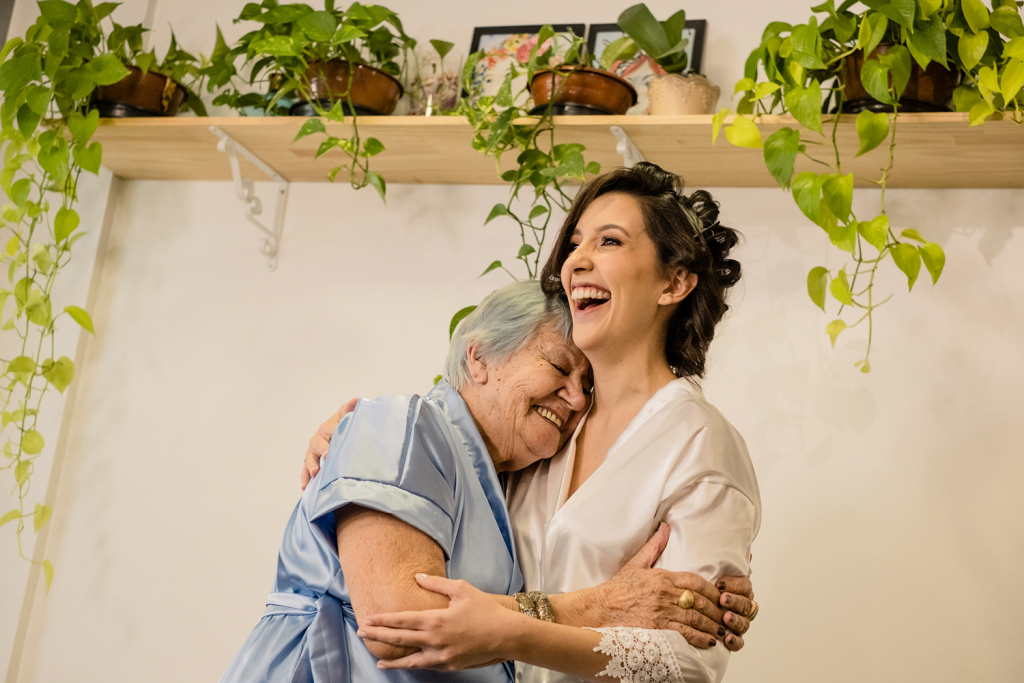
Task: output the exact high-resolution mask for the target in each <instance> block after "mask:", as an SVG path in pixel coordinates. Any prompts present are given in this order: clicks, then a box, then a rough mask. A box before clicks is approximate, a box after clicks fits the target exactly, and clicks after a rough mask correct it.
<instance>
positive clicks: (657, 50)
mask: <svg viewBox="0 0 1024 683" xmlns="http://www.w3.org/2000/svg"><path fill="white" fill-rule="evenodd" d="M618 24H619V28H621V29H622V31H623V33H625V34H626V35H628V36H629V37H630V38H632V39H633V40H634V41H635V42H636V44H637V45H638V46H639V47H640V49H641V50H643V51H644V52H646V53H647V54H649V55H651V56H654V55H660V54H663V53H665V52H667V51H668V50H669V49H670V48H671V47H672V45H671V44H670V43H669V41H668V36H667V35H666V34H665V29H664V28H663V27H662V25H661V23H660V22H659V21H658V20H657V19H655V18H654V15H653V14H651V11H650V10H649V9H647V5H645V4H643V3H640V4H638V5H633V6H632V7H630V8H628V9H626V10H625V11H623V12H622V14H620V15H619V19H618Z"/></svg>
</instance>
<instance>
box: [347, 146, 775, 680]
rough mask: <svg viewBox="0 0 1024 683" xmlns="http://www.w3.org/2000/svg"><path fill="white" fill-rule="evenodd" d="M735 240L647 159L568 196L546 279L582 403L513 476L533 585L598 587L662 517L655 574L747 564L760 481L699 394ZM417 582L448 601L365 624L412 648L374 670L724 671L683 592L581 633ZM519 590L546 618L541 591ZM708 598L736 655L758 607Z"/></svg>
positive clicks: (702, 607)
mask: <svg viewBox="0 0 1024 683" xmlns="http://www.w3.org/2000/svg"><path fill="white" fill-rule="evenodd" d="M737 240H738V237H737V234H736V232H735V231H734V230H732V229H730V228H727V227H724V226H722V225H721V224H720V223H719V222H718V206H717V204H716V203H715V202H714V201H713V199H712V198H711V196H710V195H709V194H708V193H707V192H704V191H698V192H694V193H693V194H691V195H690V196H686V195H684V194H683V193H682V183H681V180H680V179H679V178H678V177H677V176H675V175H673V174H671V173H668V172H666V171H664V170H662V169H660V168H658V167H657V166H654V165H653V164H647V163H642V164H638V165H637V166H635V167H634V168H631V169H619V170H616V171H612V172H610V173H608V174H605V175H603V176H601V177H599V178H597V179H595V180H594V181H592V182H591V183H590V184H589V185H587V186H586V187H585V188H584V189H583V190H582V191H581V192H580V194H579V196H578V197H577V198H576V200H575V202H574V203H573V207H572V209H571V210H570V212H569V215H568V216H567V218H566V221H565V223H564V225H563V227H562V231H561V233H560V234H559V236H558V238H557V241H556V242H555V245H554V250H553V253H552V255H551V257H550V258H549V260H548V262H547V264H546V266H545V268H544V270H543V273H542V285H543V286H544V287H545V290H546V291H547V292H548V294H549V295H550V296H556V297H566V298H567V299H568V300H569V302H570V304H571V309H572V318H573V341H574V342H575V344H576V345H577V346H578V347H579V348H580V349H581V350H582V351H583V352H584V354H586V356H587V358H588V360H589V361H590V364H591V367H592V371H593V380H594V391H593V397H592V398H593V401H592V405H591V408H590V411H589V413H588V414H587V416H586V417H585V418H584V419H583V420H582V421H581V423H580V425H579V426H578V427H577V429H576V431H575V433H574V435H573V437H572V439H571V441H570V443H569V445H568V447H567V448H566V449H565V450H563V451H562V452H561V453H560V454H558V455H556V456H555V457H554V458H553V459H551V460H550V461H545V462H542V463H539V464H538V465H536V466H534V467H532V468H528V469H527V470H524V471H523V472H522V473H520V474H519V475H518V476H516V477H515V478H514V480H513V481H512V482H511V483H510V486H509V494H508V496H509V510H510V512H511V519H512V526H513V531H514V534H515V538H516V547H517V550H518V559H519V562H520V565H521V568H522V571H523V575H524V578H525V583H526V586H527V588H528V589H529V590H531V591H542V592H543V593H552V594H555V593H557V594H561V593H565V592H569V591H574V590H580V589H584V588H587V587H589V586H594V585H597V584H600V583H602V582H605V581H608V580H609V579H610V578H611V577H613V576H614V575H616V573H617V572H619V570H620V568H621V567H622V565H623V564H624V563H625V562H626V561H627V560H628V559H629V558H630V557H632V556H633V555H634V554H635V553H636V552H637V551H638V550H639V549H640V548H641V547H642V546H643V545H644V543H645V541H647V539H648V538H649V537H650V535H651V534H652V532H654V531H655V530H656V529H658V528H659V524H660V523H662V522H664V523H667V525H668V527H670V529H671V537H670V538H669V540H668V543H667V547H666V548H665V550H664V552H663V553H662V555H661V557H660V560H659V563H658V566H659V567H664V568H666V569H671V570H673V571H688V572H693V573H696V574H699V575H701V576H703V577H704V578H706V579H709V580H714V581H720V580H721V577H724V576H731V575H746V574H748V573H749V561H750V546H751V543H752V542H753V540H754V537H755V536H756V534H757V530H758V528H759V525H760V516H761V513H760V497H759V494H758V488H757V481H756V478H755V475H754V470H753V467H752V465H751V462H750V458H749V456H748V454H747V450H746V446H745V444H744V442H743V439H742V438H741V437H740V435H739V434H738V433H737V432H736V430H735V429H734V428H733V427H732V425H730V424H729V422H728V421H727V420H726V419H725V418H724V417H723V416H722V415H721V413H719V412H718V411H717V410H716V409H715V408H714V407H713V406H712V405H710V404H709V403H708V402H707V401H706V400H705V398H704V395H703V393H702V392H701V389H700V380H701V378H702V377H703V376H704V373H705V366H706V358H707V352H708V348H709V346H710V344H711V341H712V339H713V337H714V332H715V327H716V325H717V324H718V322H719V321H720V320H721V319H722V317H723V315H724V314H725V312H726V311H727V310H728V306H727V305H726V301H725V300H726V292H727V290H728V289H729V288H730V287H732V286H733V285H734V284H736V282H737V281H738V280H739V278H740V266H739V263H737V262H736V261H734V260H731V259H729V258H728V256H729V252H730V250H731V249H732V248H733V247H734V246H735V245H736V243H737ZM417 581H418V582H419V584H420V585H421V586H422V587H424V588H427V589H429V590H432V591H434V592H437V593H443V594H445V595H447V596H448V597H449V599H450V603H449V606H448V607H447V608H446V609H443V610H429V611H423V612H405V613H396V614H389V615H375V616H371V617H369V618H367V619H366V620H364V623H363V625H362V628H361V630H360V636H361V637H364V638H367V639H371V640H375V641H378V642H382V643H388V644H391V645H394V646H401V647H406V648H416V649H418V650H419V651H418V652H415V653H413V654H409V655H407V656H404V657H400V658H396V659H393V660H382V661H381V662H380V663H379V666H380V667H381V668H384V669H392V668H434V669H442V670H457V669H463V668H467V667H472V666H478V665H481V664H484V663H487V662H492V661H495V660H506V659H515V660H517V661H519V662H524V663H526V664H527V665H528V666H526V667H525V670H524V671H523V679H522V680H523V682H524V683H541V682H545V683H553V682H554V681H565V680H571V679H572V678H573V677H575V678H584V679H588V680H598V679H597V677H598V676H602V675H604V676H613V677H617V678H619V679H620V680H623V681H657V682H661V681H673V682H675V681H687V682H692V681H709V682H717V681H719V680H721V678H722V675H723V674H724V671H725V667H726V664H727V663H728V657H729V653H728V652H727V647H714V645H715V639H714V638H709V639H706V640H701V638H700V634H692V633H689V632H688V630H687V629H688V628H689V627H690V626H691V625H694V624H695V623H696V622H694V621H693V620H694V619H695V617H694V616H693V615H694V614H695V613H697V614H698V616H699V613H700V612H703V613H705V614H708V613H710V612H709V611H708V610H709V608H710V609H714V607H715V606H714V605H707V604H704V603H706V602H707V600H706V599H705V598H704V597H702V596H701V595H700V594H694V593H693V592H691V591H688V590H687V591H683V593H682V595H679V594H678V593H677V594H674V595H671V596H666V598H664V599H668V600H670V601H675V600H677V599H678V600H679V607H680V608H681V609H680V610H679V612H678V613H677V614H676V616H675V617H674V620H675V621H677V622H678V623H673V624H667V625H661V626H659V629H658V630H653V629H644V628H635V627H634V628H611V629H598V630H589V629H582V628H575V627H572V626H566V625H563V624H564V623H581V622H582V621H583V620H582V619H580V618H579V615H578V614H564V613H560V612H559V610H560V609H562V608H559V607H558V606H557V605H556V609H555V615H554V617H555V620H556V621H559V622H563V623H547V622H546V621H543V620H540V619H535V618H528V617H527V616H526V614H531V615H532V614H534V613H533V612H532V611H531V610H530V609H529V604H526V603H528V601H526V603H524V601H520V602H519V603H516V602H513V601H512V600H511V599H509V598H508V597H505V598H504V600H503V601H501V600H499V599H497V598H495V596H487V595H485V594H483V593H481V592H480V591H477V590H476V589H474V588H473V587H472V586H470V585H468V584H466V583H464V582H456V581H449V580H447V579H443V578H438V577H431V576H425V575H420V576H418V577H417ZM728 586H729V584H727V583H720V584H719V587H720V588H723V589H724V588H727V587H728ZM533 597H534V603H535V604H539V605H540V606H541V607H542V609H541V612H544V611H545V610H544V609H543V607H544V606H545V605H546V603H547V601H546V599H545V597H544V596H543V595H536V594H534V596H533ZM603 599H604V600H607V601H608V602H614V601H615V597H614V595H611V596H609V595H605V596H604V598H603ZM722 601H723V607H725V608H726V609H730V610H731V611H730V612H729V613H728V614H726V615H725V618H724V621H725V624H726V625H727V626H729V627H730V628H731V629H732V630H733V631H734V632H735V633H727V632H726V631H725V630H724V629H723V630H721V631H719V635H720V636H722V637H724V638H725V642H726V645H727V646H729V645H731V646H733V647H735V646H736V644H737V643H738V642H739V641H738V635H736V634H741V633H743V632H744V631H745V630H746V628H747V627H748V626H749V619H750V618H753V616H754V615H756V603H752V601H750V600H747V599H746V598H744V597H742V596H737V595H723V596H722ZM502 607H508V608H510V609H503V608H502ZM517 607H521V608H522V612H523V613H518V612H517V611H515V610H516V609H517ZM601 607H602V608H604V609H605V611H606V612H607V610H608V607H609V605H608V604H602V605H601ZM631 607H634V606H631V605H622V606H621V610H620V611H621V616H622V618H621V620H620V623H621V624H622V626H623V627H633V626H634V622H632V621H631V619H632V618H633V616H632V615H634V614H636V613H638V612H641V611H642V610H640V609H631ZM684 607H688V608H690V609H682V608H684ZM694 608H696V609H694ZM564 609H570V607H568V606H567V607H566V608H564ZM571 609H574V610H576V609H578V610H585V609H586V606H585V605H584V606H580V605H574V606H572V607H571ZM541 616H546V615H544V614H541ZM566 617H568V618H566ZM687 622H689V623H687ZM635 625H636V626H641V625H645V624H635ZM666 626H667V627H669V628H670V629H671V630H669V628H666ZM681 633H683V634H686V635H687V638H686V639H684V637H683V636H682V635H680V634H681ZM687 641H689V643H688V642H687ZM556 672H561V673H556ZM605 680H607V679H605Z"/></svg>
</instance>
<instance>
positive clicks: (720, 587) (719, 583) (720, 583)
mask: <svg viewBox="0 0 1024 683" xmlns="http://www.w3.org/2000/svg"><path fill="white" fill-rule="evenodd" d="M718 590H720V591H724V590H725V581H719V582H718Z"/></svg>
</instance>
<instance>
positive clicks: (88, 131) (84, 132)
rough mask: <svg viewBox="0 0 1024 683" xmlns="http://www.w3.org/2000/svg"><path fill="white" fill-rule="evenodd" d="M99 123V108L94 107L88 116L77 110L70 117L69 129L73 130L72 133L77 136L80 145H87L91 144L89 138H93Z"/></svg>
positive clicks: (76, 139)
mask: <svg viewBox="0 0 1024 683" xmlns="http://www.w3.org/2000/svg"><path fill="white" fill-rule="evenodd" d="M99 123H100V112H99V110H97V109H93V110H92V111H90V112H89V115H88V116H82V115H81V114H80V113H79V112H77V111H76V112H75V113H73V114H72V115H71V116H70V117H68V130H70V131H71V135H72V137H74V138H75V142H77V143H78V144H79V145H87V144H89V138H91V137H92V135H93V133H95V132H96V127H97V126H98V125H99Z"/></svg>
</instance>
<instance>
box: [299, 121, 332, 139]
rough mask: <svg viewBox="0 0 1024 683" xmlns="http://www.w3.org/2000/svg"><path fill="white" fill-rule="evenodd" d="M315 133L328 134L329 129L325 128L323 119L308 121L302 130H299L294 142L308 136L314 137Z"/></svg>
mask: <svg viewBox="0 0 1024 683" xmlns="http://www.w3.org/2000/svg"><path fill="white" fill-rule="evenodd" d="M313 133H324V134H326V133H327V128H326V127H325V126H324V122H323V121H322V120H321V119H318V118H311V119H308V120H307V121H306V122H305V123H304V124H302V128H299V132H298V133H296V134H295V138H294V139H293V140H292V142H295V141H296V140H301V139H302V138H304V137H306V136H307V135H312V134H313Z"/></svg>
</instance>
